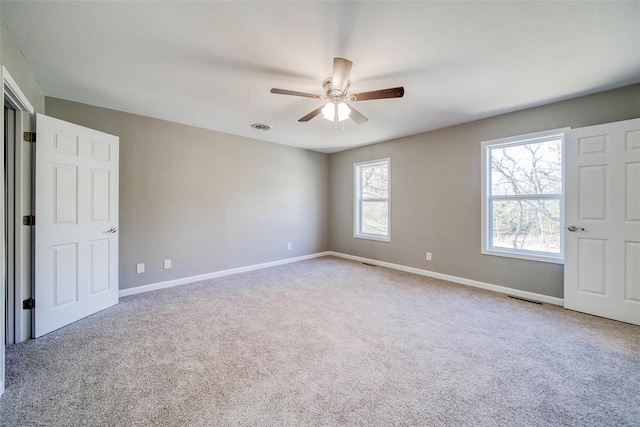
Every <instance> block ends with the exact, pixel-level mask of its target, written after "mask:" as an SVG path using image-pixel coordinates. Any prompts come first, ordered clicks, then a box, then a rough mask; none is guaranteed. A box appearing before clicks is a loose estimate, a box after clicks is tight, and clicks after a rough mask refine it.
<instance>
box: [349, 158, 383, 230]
mask: <svg viewBox="0 0 640 427" xmlns="http://www.w3.org/2000/svg"><path fill="white" fill-rule="evenodd" d="M378 164H386V166H387V171H388V172H387V183H388V187H389V190H388V191H387V198H386V199H366V200H364V201H386V202H387V209H388V213H387V217H388V218H389V225H388V229H387V235H386V236H384V235H381V234H371V233H362V232H361V229H362V209H361V206H362V202H363V200H362V186H361V182H360V169H361V168H362V167H366V166H374V165H378ZM353 182H354V197H353V202H354V207H353V212H354V218H353V237H355V238H357V239H367V240H377V241H380V242H390V241H391V158H390V157H386V158H384V159H377V160H369V161H366V162H359V163H354V164H353Z"/></svg>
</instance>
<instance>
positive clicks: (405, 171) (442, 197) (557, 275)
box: [329, 85, 640, 297]
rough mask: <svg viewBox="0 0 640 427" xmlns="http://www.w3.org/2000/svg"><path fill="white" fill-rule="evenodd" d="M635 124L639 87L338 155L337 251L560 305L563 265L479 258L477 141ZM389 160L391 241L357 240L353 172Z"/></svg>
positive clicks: (333, 226) (333, 172) (334, 191)
mask: <svg viewBox="0 0 640 427" xmlns="http://www.w3.org/2000/svg"><path fill="white" fill-rule="evenodd" d="M636 117H640V85H634V86H628V87H626V88H621V89H617V90H612V91H607V92H602V93H599V94H595V95H590V96H585V97H581V98H575V99H571V100H568V101H563V102H558V103H554V104H549V105H545V106H541V107H536V108H531V109H528V110H523V111H518V112H515V113H510V114H505V115H501V116H497V117H492V118H489V119H484V120H479V121H476V122H472V123H466V124H463V125H458V126H453V127H450V128H446V129H441V130H437V131H433V132H427V133H423V134H419V135H414V136H411V137H407V138H402V139H397V140H393V141H387V142H383V143H380V144H375V145H369V146H366V147H362V148H356V149H353V150H349V151H343V152H340V153H335V154H332V155H331V157H330V166H329V169H330V172H329V173H330V202H329V210H330V213H329V222H330V230H331V235H330V247H331V250H333V251H337V252H342V253H346V254H351V255H357V256H362V257H367V258H373V259H377V260H381V261H387V262H392V263H397V264H402V265H406V266H411V267H416V268H421V269H425V270H431V271H435V272H439V273H444V274H449V275H453V276H458V277H463V278H467V279H473V280H479V281H483V282H488V283H492V284H497V285H502V286H507V287H510V288H516V289H521V290H526V291H531V292H536V293H540V294H545V295H550V296H555V297H562V296H563V266H562V265H557V264H549V263H542V262H533V261H523V260H517V259H510V258H503V257H496V256H489V255H482V254H481V253H480V234H481V224H480V202H481V200H480V142H481V141H484V140H490V139H495V138H501V137H507V136H514V135H520V134H525V133H530V132H536V131H542V130H547V129H555V128H560V127H567V126H571V127H573V128H577V127H584V126H590V125H595V124H600V123H607V122H614V121H620V120H626V119H631V118H636ZM383 157H391V239H392V241H391V242H390V243H386V242H376V241H368V240H362V239H355V238H353V164H354V163H355V162H361V161H365V160H373V159H378V158H383ZM427 251H429V252H433V260H432V261H426V260H425V252H427Z"/></svg>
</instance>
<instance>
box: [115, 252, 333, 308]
mask: <svg viewBox="0 0 640 427" xmlns="http://www.w3.org/2000/svg"><path fill="white" fill-rule="evenodd" d="M330 254H332V253H330V252H318V253H315V254H310V255H303V256H299V257H295V258H286V259H281V260H278V261H271V262H265V263H262V264H254V265H248V266H245V267H238V268H232V269H229V270H221V271H214V272H213V273H206V274H200V275H198V276H190V277H183V278H181V279H174V280H167V281H166V282H158V283H151V284H149V285H142V286H136V287H135V288H128V289H122V290H120V291H119V293H118V295H119V296H120V297H126V296H128V295H135V294H140V293H143V292H149V291H156V290H158V289H165V288H172V287H174V286H180V285H186V284H189V283H194V282H199V281H201V280H208V279H215V278H216V277H223V276H230V275H232V274H238V273H245V272H247V271H253V270H260V269H262V268H269V267H275V266H277V265H283V264H290V263H292V262H298V261H304V260H306V259H312V258H318V257H323V256H327V255H330Z"/></svg>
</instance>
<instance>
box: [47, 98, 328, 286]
mask: <svg viewBox="0 0 640 427" xmlns="http://www.w3.org/2000/svg"><path fill="white" fill-rule="evenodd" d="M46 112H47V115H49V116H52V117H57V118H60V119H62V120H66V121H69V122H72V123H76V124H79V125H82V126H87V127H90V128H93V129H97V130H100V131H103V132H107V133H111V134H113V135H117V136H119V137H120V225H119V229H120V231H119V235H120V289H126V288H131V287H135V286H140V285H144V284H149V283H156V282H161V281H165V280H170V279H176V278H183V277H189V276H193V275H198V274H204V273H210V272H214V271H219V270H225V269H229V268H235V267H241V266H247V265H253V264H258V263H263V262H269V261H275V260H279V259H283V258H290V257H294V256H300V255H306V254H311V253H315V252H321V251H325V250H328V235H329V230H328V217H327V209H326V206H327V202H328V163H329V160H328V155H326V154H322V153H316V152H312V151H308V150H302V149H298V148H291V147H287V146H284V145H278V144H272V143H267V142H262V141H257V140H253V139H248V138H244V137H239V136H233V135H229V134H224V133H220V132H215V131H211V130H206V129H201V128H195V127H192V126H186V125H180V124H177V123H171V122H167V121H162V120H157V119H152V118H148V117H142V116H137V115H133V114H128V113H123V112H118V111H114V110H108V109H104V108H98V107H93V106H88V105H84V104H79V103H75V102H70V101H64V100H60V99H55V98H46ZM289 242H291V243H292V245H293V247H292V250H287V243H289ZM164 259H171V260H172V261H173V268H172V269H170V270H163V268H162V262H163V260H164ZM141 262H144V263H145V264H146V272H145V273H144V274H136V273H135V265H136V263H141Z"/></svg>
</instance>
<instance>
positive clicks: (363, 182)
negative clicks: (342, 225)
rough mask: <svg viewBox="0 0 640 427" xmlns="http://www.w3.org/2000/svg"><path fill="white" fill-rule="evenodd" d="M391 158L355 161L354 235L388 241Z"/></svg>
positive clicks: (389, 239)
mask: <svg viewBox="0 0 640 427" xmlns="http://www.w3.org/2000/svg"><path fill="white" fill-rule="evenodd" d="M390 162H391V160H390V159H381V160H374V161H371V162H362V163H356V164H354V165H353V166H354V173H355V179H354V181H355V186H356V187H355V221H354V228H355V231H354V234H353V235H354V237H359V238H363V239H373V240H382V241H385V242H389V241H391V238H390V234H389V224H390V221H389V199H390V191H389V189H390V185H389V182H390V179H389V178H390V175H391V173H390Z"/></svg>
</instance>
